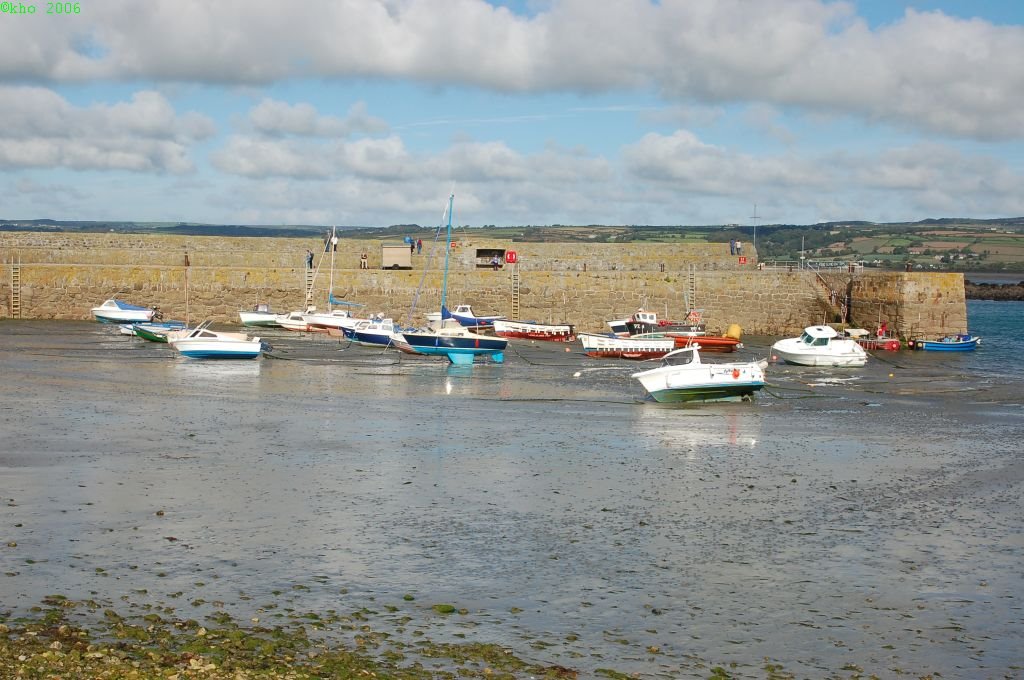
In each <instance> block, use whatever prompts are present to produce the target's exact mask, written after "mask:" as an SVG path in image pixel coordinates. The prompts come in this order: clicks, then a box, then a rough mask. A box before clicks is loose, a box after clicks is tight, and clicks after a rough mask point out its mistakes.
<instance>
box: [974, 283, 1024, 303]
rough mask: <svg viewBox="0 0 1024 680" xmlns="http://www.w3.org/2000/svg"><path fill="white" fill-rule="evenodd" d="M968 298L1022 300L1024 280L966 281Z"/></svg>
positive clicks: (1023, 298)
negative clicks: (1004, 281)
mask: <svg viewBox="0 0 1024 680" xmlns="http://www.w3.org/2000/svg"><path fill="white" fill-rule="evenodd" d="M964 293H965V294H966V296H967V299H968V300H1018V301H1019V300H1024V281H1020V282H1018V283H1006V284H999V283H970V282H968V283H966V284H964Z"/></svg>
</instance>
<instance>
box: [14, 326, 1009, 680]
mask: <svg viewBox="0 0 1024 680" xmlns="http://www.w3.org/2000/svg"><path fill="white" fill-rule="evenodd" d="M265 336H266V338H267V339H268V340H269V341H270V342H271V343H272V344H273V345H274V349H273V351H272V352H271V354H272V356H273V357H276V358H269V357H264V358H262V359H259V360H256V361H247V362H202V361H194V360H186V359H182V358H179V357H177V356H176V354H175V353H174V352H173V350H171V349H170V348H169V347H166V346H162V345H156V344H151V343H145V342H144V341H141V340H138V339H133V338H127V337H123V336H118V335H116V334H115V333H114V332H113V331H112V330H111V329H109V328H104V327H102V326H99V325H97V324H92V323H85V322H82V323H73V324H67V323H56V322H4V323H0V372H2V376H3V381H4V390H3V391H2V394H0V488H2V491H0V495H2V500H3V502H4V505H3V513H2V517H3V522H2V535H0V538H2V539H3V546H6V547H3V546H0V572H2V574H0V621H2V620H4V618H5V617H6V618H7V619H8V620H13V619H14V618H15V617H17V616H20V615H23V614H24V613H25V612H28V611H29V610H30V608H31V607H33V606H36V605H38V604H39V603H40V602H41V601H42V600H43V599H44V598H46V597H47V596H48V595H53V594H60V595H63V596H66V597H68V598H72V599H78V600H84V599H91V600H95V601H100V602H109V603H111V604H112V606H115V607H117V606H119V607H122V608H124V609H132V608H145V607H151V606H164V605H167V604H168V603H170V604H172V605H173V606H175V607H176V608H179V609H180V610H183V611H185V612H186V613H187V614H188V615H189V616H192V617H194V618H201V616H202V615H204V614H206V613H208V612H209V611H213V610H224V611H228V612H230V613H231V614H232V616H235V617H238V618H239V619H248V618H250V617H252V618H261V619H264V620H266V619H267V618H269V617H271V616H274V615H279V614H280V613H281V612H289V613H302V612H319V613H323V612H327V611H332V612H334V611H337V612H353V611H360V610H366V611H369V612H373V613H372V614H366V616H368V617H370V618H371V619H372V625H373V627H374V629H375V630H381V631H386V632H388V633H390V634H392V635H393V636H394V638H395V639H399V640H409V641H414V640H416V639H422V638H427V639H430V640H432V641H434V642H438V643H447V642H458V643H465V642H481V643H494V644H497V645H500V646H502V647H506V648H508V649H510V650H513V651H514V652H515V653H516V654H517V655H518V656H520V657H523V658H526V659H529V660H530V661H533V662H536V663H539V664H542V665H557V666H561V667H566V668H572V669H576V670H578V671H579V672H580V676H581V677H594V676H595V675H596V674H598V673H599V672H600V669H614V670H615V671H617V672H621V673H625V674H636V675H637V677H651V678H655V677H672V678H678V677H707V676H708V675H709V668H711V667H712V666H714V665H721V666H722V667H724V668H726V669H727V670H728V672H729V673H730V674H732V675H734V676H735V677H764V676H765V673H766V671H765V670H764V667H765V662H764V659H765V658H768V659H771V660H773V662H774V663H777V664H779V665H781V666H782V667H783V668H784V669H785V670H786V671H789V672H792V673H795V674H796V675H797V676H799V677H831V676H837V677H850V676H852V675H855V674H856V673H857V672H859V671H858V669H863V671H864V673H867V674H871V673H874V674H876V675H878V676H879V677H892V676H893V675H896V674H897V673H899V672H904V673H907V674H911V675H912V676H913V675H925V674H928V673H941V675H942V676H943V677H947V678H950V677H964V678H968V677H971V678H976V677H1018V676H1019V675H1020V674H1021V673H1024V671H1022V670H1021V665H1020V664H1021V661H1020V654H1019V649H1021V648H1022V647H1024V639H1022V638H1024V633H1022V631H1024V626H1022V623H1024V612H1022V609H1021V606H1022V603H1021V598H1022V596H1024V576H1022V572H1021V569H1020V564H1021V558H1022V556H1024V532H1022V524H1024V519H1022V517H1021V514H1020V507H1021V501H1022V491H1024V459H1022V454H1021V446H1020V436H1021V433H1022V432H1024V409H1022V408H1021V396H1020V395H1021V390H1020V385H1019V384H1016V383H1014V382H1013V381H1012V380H1006V379H1004V378H1003V377H1002V376H1000V375H998V374H979V373H978V372H976V371H968V370H966V366H965V364H964V361H965V359H963V358H959V357H935V356H926V353H919V354H911V353H907V352H902V353H898V354H886V355H878V360H876V361H872V362H870V363H869V365H868V367H866V368H865V369H860V370H849V369H847V370H823V369H807V368H800V367H788V366H771V367H769V369H768V379H769V381H770V382H771V386H770V388H769V389H768V390H766V391H765V392H763V393H762V394H761V395H759V397H758V398H757V400H756V401H755V402H754V403H726V404H709V405H703V406H698V407H682V408H680V407H664V406H660V405H657V404H654V403H651V402H645V401H644V400H643V392H642V389H641V388H640V387H639V385H638V384H637V383H636V381H634V380H632V379H630V377H629V375H630V373H632V372H634V371H636V370H640V368H641V365H639V364H636V363H633V362H627V361H621V362H619V361H608V360H593V359H588V358H586V357H583V356H582V355H581V354H579V351H578V345H576V346H571V350H572V351H569V352H566V351H565V347H563V346H561V345H545V344H541V343H532V344H531V343H517V344H515V345H514V346H513V347H512V349H511V350H510V352H509V353H508V355H507V358H506V363H505V364H503V365H488V364H483V365H476V366H474V367H473V368H471V369H468V368H461V367H449V366H448V365H447V363H446V362H443V361H440V360H436V359H429V358H416V357H408V356H405V355H401V354H399V353H396V352H380V351H378V350H372V349H368V348H361V347H356V346H350V345H348V344H346V343H339V342H337V341H336V340H333V339H328V338H325V337H323V336H298V335H287V334H285V333H283V332H277V333H272V332H271V333H266V334H265ZM768 344H769V343H768V341H765V342H764V343H758V342H757V341H756V339H755V340H754V341H751V342H748V349H747V350H746V351H745V352H744V353H743V356H746V357H751V356H757V355H759V356H765V355H767V353H768ZM730 358H731V357H730ZM707 359H708V360H715V357H713V356H712V355H708V357H707ZM722 360H725V358H724V357H723V359H722ZM890 374H891V375H890ZM11 544H13V545H11ZM438 604H450V605H451V606H452V607H453V608H454V610H455V611H454V612H452V613H444V612H443V611H439V609H438V608H435V605H438ZM442 609H443V608H442ZM445 611H446V610H445ZM329 633H330V631H327V633H325V634H329ZM339 636H340V637H342V638H344V637H345V634H344V633H339Z"/></svg>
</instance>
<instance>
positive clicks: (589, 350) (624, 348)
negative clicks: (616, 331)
mask: <svg viewBox="0 0 1024 680" xmlns="http://www.w3.org/2000/svg"><path fill="white" fill-rule="evenodd" d="M579 340H580V342H581V343H582V344H583V351H584V352H585V353H586V355H587V356H588V357H594V358H596V359H633V360H643V359H657V358H660V357H663V356H665V355H666V354H668V353H669V352H671V351H672V350H674V349H676V341H675V338H620V337H616V336H612V335H594V334H592V333H580V335H579Z"/></svg>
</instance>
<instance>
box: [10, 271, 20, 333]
mask: <svg viewBox="0 0 1024 680" xmlns="http://www.w3.org/2000/svg"><path fill="white" fill-rule="evenodd" d="M11 318H12V319H20V318H21V258H18V261H17V262H11Z"/></svg>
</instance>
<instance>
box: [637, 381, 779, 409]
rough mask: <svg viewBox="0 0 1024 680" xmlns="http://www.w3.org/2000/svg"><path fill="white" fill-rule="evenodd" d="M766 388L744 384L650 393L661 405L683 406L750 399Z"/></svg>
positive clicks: (759, 384)
mask: <svg viewBox="0 0 1024 680" xmlns="http://www.w3.org/2000/svg"><path fill="white" fill-rule="evenodd" d="M762 387H764V383H763V382H761V383H743V384H737V385H703V386H699V387H686V388H677V389H668V388H666V389H664V390H658V391H654V392H649V394H650V395H651V398H653V399H654V400H655V401H656V402H658V403H660V404H681V403H687V402H705V401H736V400H742V399H748V398H750V397H752V396H754V393H755V392H757V391H758V390H760V389H761V388H762Z"/></svg>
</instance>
